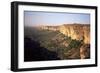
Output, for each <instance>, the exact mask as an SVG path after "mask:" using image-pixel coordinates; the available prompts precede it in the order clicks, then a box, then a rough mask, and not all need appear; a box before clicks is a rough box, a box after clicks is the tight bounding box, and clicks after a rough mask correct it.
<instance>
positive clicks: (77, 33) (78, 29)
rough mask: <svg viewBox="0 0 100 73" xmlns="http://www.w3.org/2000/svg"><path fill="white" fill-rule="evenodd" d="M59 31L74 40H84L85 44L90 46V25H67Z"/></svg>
mask: <svg viewBox="0 0 100 73" xmlns="http://www.w3.org/2000/svg"><path fill="white" fill-rule="evenodd" d="M59 31H60V32H61V33H63V34H64V35H66V36H68V37H71V38H72V39H76V40H83V41H84V43H85V44H90V25H85V24H67V25H62V26H60V28H59Z"/></svg>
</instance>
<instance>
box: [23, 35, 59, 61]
mask: <svg viewBox="0 0 100 73" xmlns="http://www.w3.org/2000/svg"><path fill="white" fill-rule="evenodd" d="M47 60H48V61H49V60H60V58H58V55H57V53H56V52H52V51H49V50H47V49H46V48H44V47H41V46H40V43H39V42H36V41H34V40H32V39H31V38H29V37H25V38H24V61H25V62H28V61H47Z"/></svg>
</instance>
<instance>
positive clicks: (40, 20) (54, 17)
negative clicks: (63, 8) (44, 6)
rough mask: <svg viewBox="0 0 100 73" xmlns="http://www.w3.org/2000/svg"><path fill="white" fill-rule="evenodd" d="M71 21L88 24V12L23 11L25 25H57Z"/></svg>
mask: <svg viewBox="0 0 100 73" xmlns="http://www.w3.org/2000/svg"><path fill="white" fill-rule="evenodd" d="M73 23H80V24H90V14H83V13H67V12H66V13H64V12H39V11H38V12H37V11H24V25H25V26H39V25H51V26H57V25H62V24H73Z"/></svg>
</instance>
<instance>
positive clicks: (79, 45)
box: [42, 24, 90, 59]
mask: <svg viewBox="0 0 100 73" xmlns="http://www.w3.org/2000/svg"><path fill="white" fill-rule="evenodd" d="M42 29H43V30H50V31H59V32H60V33H61V34H63V35H64V36H65V37H69V38H71V39H70V41H69V42H68V39H66V40H64V41H63V40H62V41H61V39H62V38H58V37H57V36H55V37H53V38H52V39H54V40H55V41H57V42H59V41H60V42H61V43H59V45H60V44H61V45H63V44H64V46H65V47H66V50H65V49H64V53H63V54H64V58H62V59H65V58H67V59H80V58H81V59H86V58H90V25H89V24H63V25H60V26H43V27H42ZM55 41H54V42H55ZM57 44H58V43H57ZM68 49H69V50H68Z"/></svg>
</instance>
